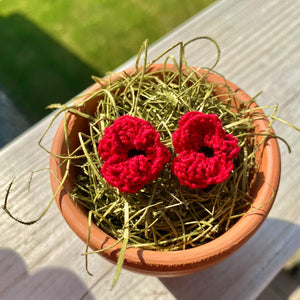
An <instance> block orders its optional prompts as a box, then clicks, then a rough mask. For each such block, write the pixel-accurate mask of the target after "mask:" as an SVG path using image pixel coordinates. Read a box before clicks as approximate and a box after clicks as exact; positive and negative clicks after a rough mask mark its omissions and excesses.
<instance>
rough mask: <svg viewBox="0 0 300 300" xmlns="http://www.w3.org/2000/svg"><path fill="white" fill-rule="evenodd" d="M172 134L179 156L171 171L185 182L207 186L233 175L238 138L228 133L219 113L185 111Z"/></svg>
mask: <svg viewBox="0 0 300 300" xmlns="http://www.w3.org/2000/svg"><path fill="white" fill-rule="evenodd" d="M172 138H173V146H174V148H175V152H176V153H177V154H178V156H177V157H175V158H174V160H173V162H172V165H171V171H172V173H174V174H175V175H176V176H177V177H178V179H179V181H180V183H181V184H182V185H186V186H188V187H190V188H192V189H195V188H201V189H203V188H206V187H207V186H209V185H211V184H218V183H221V182H223V181H224V180H226V179H227V178H228V177H229V175H230V172H231V170H232V169H233V162H232V161H233V160H234V159H235V158H237V156H238V153H239V150H240V149H239V147H238V140H237V138H235V137H234V136H233V135H232V134H226V133H225V131H224V129H223V128H222V122H221V120H220V119H219V118H218V117H217V116H216V115H215V114H204V113H202V112H199V111H192V112H188V113H186V114H184V115H183V116H182V117H181V119H180V121H179V128H178V129H177V130H176V131H175V132H174V133H173V135H172Z"/></svg>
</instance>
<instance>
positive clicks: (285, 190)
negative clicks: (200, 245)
mask: <svg viewBox="0 0 300 300" xmlns="http://www.w3.org/2000/svg"><path fill="white" fill-rule="evenodd" d="M299 14H300V2H299V1H293V0H288V1H279V0H266V1H260V0H251V1H249V0H240V1H235V0H221V1H218V2H217V3H216V4H215V5H213V6H211V7H210V8H208V9H206V10H205V11H203V12H201V13H199V14H198V15H196V16H195V17H194V18H192V19H191V20H189V21H188V22H186V23H184V24H182V26H180V27H179V28H176V29H174V30H173V31H172V32H170V33H169V34H168V35H167V36H165V37H164V38H162V39H161V40H159V41H157V42H156V43H155V44H153V45H152V47H151V49H150V52H149V57H150V58H155V57H156V56H157V55H158V54H159V53H161V51H162V49H166V48H167V47H169V46H171V45H172V44H174V43H175V42H177V41H178V40H183V41H187V40H189V39H190V38H193V37H195V36H199V35H208V36H211V37H213V38H214V39H216V40H217V42H218V43H219V44H220V47H221V49H222V55H221V61H220V63H219V65H218V66H217V68H216V69H217V71H219V72H221V73H223V74H224V75H226V78H228V79H229V80H231V81H233V82H234V83H235V84H237V85H238V86H240V87H241V88H243V89H244V90H246V91H247V92H248V93H249V94H250V95H252V96H254V95H255V94H256V93H257V92H259V91H261V90H263V94H262V95H261V96H260V97H259V98H258V102H259V103H260V104H261V105H272V104H280V109H279V114H278V116H279V117H281V118H283V119H285V120H288V121H289V122H291V123H293V124H295V125H296V126H298V127H300V121H299V120H300V118H299V116H300V106H299V103H300V97H299V89H300V85H299V79H300V51H299V50H298V49H299V47H300V26H299V23H300V19H299V17H298V16H299ZM215 53H216V51H215V49H214V47H213V46H212V45H211V44H209V43H208V42H203V41H202V42H197V43H196V44H195V45H194V46H193V47H189V48H188V49H187V52H186V55H187V59H188V62H189V63H190V64H191V65H195V66H203V65H205V66H209V65H211V64H212V63H213V60H214V58H215ZM175 55H176V51H175ZM133 64H134V59H132V60H130V61H128V62H127V63H125V64H124V65H122V66H120V68H119V69H118V70H121V69H124V68H126V67H128V66H132V65H133ZM50 118H51V116H49V117H47V118H45V119H44V120H42V121H41V122H40V123H38V124H37V125H36V126H34V127H32V128H31V129H30V130H29V131H26V132H25V133H24V134H22V135H21V136H19V137H18V138H17V139H15V140H14V141H13V142H12V143H10V144H9V145H7V146H6V147H4V148H3V149H1V151H0V166H1V177H0V195H1V199H3V195H4V193H5V189H6V188H7V186H8V183H9V181H10V180H11V179H12V178H13V177H16V179H15V182H14V185H13V189H12V194H11V197H10V198H11V207H12V211H13V212H14V213H15V214H16V215H18V216H19V217H20V218H22V219H27V220H28V219H32V218H34V217H36V216H37V215H38V214H39V212H40V211H41V210H42V209H43V208H44V207H45V204H46V203H47V201H48V200H49V199H50V198H51V189H50V185H49V176H48V172H47V171H43V172H40V173H37V174H35V176H34V180H33V186H32V189H31V192H30V194H28V191H27V187H26V182H27V179H29V172H30V171H31V170H38V169H41V168H46V167H47V166H48V159H49V158H48V155H47V153H45V152H44V151H42V150H41V149H39V147H38V146H36V143H37V140H38V138H39V137H40V136H41V134H42V132H43V130H44V129H45V128H46V125H47V124H48V123H49V121H50ZM56 126H57V123H56V124H55V125H54V126H53V128H52V129H51V131H50V132H49V135H47V137H46V138H45V141H44V145H47V147H48V148H49V147H50V144H51V140H52V138H53V135H54V132H55V128H56ZM274 128H275V131H276V133H277V134H278V135H280V136H283V137H285V138H286V139H287V141H288V142H289V143H290V145H291V147H292V149H293V152H292V153H291V154H288V153H287V150H286V147H285V145H284V144H283V143H280V147H281V152H282V178H281V185H280V189H279V192H278V195H277V199H276V202H275V205H274V207H273V209H272V211H271V214H270V217H269V218H268V219H267V221H266V222H265V223H264V225H263V226H262V227H261V229H260V230H259V231H258V232H257V234H255V236H254V237H253V238H251V239H250V241H249V242H248V243H247V244H246V245H245V246H244V247H242V248H241V249H240V250H239V251H237V252H236V253H235V254H234V255H233V256H231V257H230V258H229V259H227V260H226V261H224V262H222V263H220V264H219V265H217V266H215V267H213V268H211V269H209V270H206V271H203V272H200V273H197V274H194V275H190V276H186V277H180V278H168V279H161V280H159V279H157V278H153V277H147V276H143V275H137V274H134V273H131V272H127V271H124V272H123V273H122V275H121V278H120V281H119V282H118V284H117V286H116V287H115V289H114V290H113V291H110V284H111V280H112V278H113V275H114V267H112V265H111V264H109V263H108V262H106V261H105V260H103V259H102V258H100V257H99V256H97V255H93V256H90V259H89V262H90V264H89V265H90V270H91V271H92V272H93V273H94V276H92V277H91V276H89V275H87V274H86V272H85V269H84V260H83V257H82V256H80V253H82V252H84V248H85V245H84V244H83V243H82V242H81V241H79V240H78V239H77V237H76V236H75V235H74V234H73V233H72V232H71V230H70V229H69V228H68V226H67V225H66V224H65V222H64V220H63V218H62V217H61V215H60V214H59V213H58V209H57V208H56V206H55V205H53V206H52V207H51V208H50V210H49V212H48V213H47V215H46V216H45V218H43V219H42V220H41V221H40V222H39V223H38V224H36V225H34V226H29V227H28V226H23V225H19V224H16V223H15V222H13V221H12V220H10V219H9V218H7V217H6V216H5V215H4V214H3V212H1V213H0V218H1V234H0V246H1V248H0V274H1V275H0V295H1V297H2V298H1V299H25V298H26V299H27V298H28V299H54V298H55V299H68V298H70V299H81V298H82V297H84V299H107V298H109V299H143V298H144V299H174V298H177V299H183V298H184V299H254V298H255V297H257V296H258V295H259V293H260V292H261V291H262V290H263V289H264V287H265V286H266V285H267V284H268V283H269V282H270V281H271V280H272V278H273V277H274V276H275V275H276V273H277V272H278V271H279V270H280V269H281V267H282V266H283V264H284V263H285V262H286V260H287V259H288V258H289V257H290V256H291V255H292V254H293V252H294V251H295V250H296V249H297V248H299V247H300V217H299V215H300V201H299V198H300V185H299V178H300V175H299V174H300V138H299V137H300V135H299V133H296V131H294V130H292V129H290V128H288V127H287V126H285V125H283V124H281V123H279V122H275V124H274ZM3 274H5V276H4V275H3ZM2 295H3V296H2Z"/></svg>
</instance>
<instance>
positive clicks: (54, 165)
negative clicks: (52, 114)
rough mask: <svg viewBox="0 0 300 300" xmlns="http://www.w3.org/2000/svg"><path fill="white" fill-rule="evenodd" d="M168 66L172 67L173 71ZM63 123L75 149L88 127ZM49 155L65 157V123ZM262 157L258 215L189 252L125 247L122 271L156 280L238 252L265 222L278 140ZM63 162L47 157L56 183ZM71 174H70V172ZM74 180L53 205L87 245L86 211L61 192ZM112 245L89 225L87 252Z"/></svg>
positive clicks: (254, 190)
mask: <svg viewBox="0 0 300 300" xmlns="http://www.w3.org/2000/svg"><path fill="white" fill-rule="evenodd" d="M168 67H169V68H171V66H168ZM161 68H162V65H160V64H157V65H153V67H152V68H151V71H153V70H159V69H161ZM134 70H135V69H129V70H126V72H127V73H128V74H130V73H132V72H134ZM204 72H205V71H203V70H199V73H201V74H203V73H204ZM117 77H118V76H115V77H114V78H113V79H115V78H117ZM207 80H208V82H215V83H220V86H219V87H216V89H215V92H216V93H217V94H219V95H222V94H223V95H224V94H225V93H226V92H227V90H226V89H225V88H224V87H221V85H222V84H224V79H223V78H222V77H220V76H218V75H214V74H209V75H208V76H207ZM227 84H228V85H229V86H230V87H231V88H232V90H233V91H235V92H237V91H238V92H239V93H238V95H237V97H238V98H239V99H240V100H241V101H248V100H249V99H250V97H249V96H248V95H247V94H246V93H244V92H243V91H242V90H240V89H239V88H238V87H237V86H235V85H234V84H232V83H230V82H228V81H227ZM99 88H100V86H99V85H98V84H94V85H93V86H91V87H90V88H89V89H88V91H90V92H93V91H96V90H98V89H99ZM220 100H222V96H220ZM94 102H97V101H94ZM96 104H97V103H89V104H88V107H87V109H88V111H93V109H95V106H96ZM67 122H68V135H69V140H70V148H71V149H75V147H76V145H78V144H79V141H78V135H77V132H78V131H82V132H87V122H86V120H85V119H83V118H81V117H77V116H75V115H73V114H69V113H68V115H67ZM267 125H268V121H266V120H261V121H256V123H255V126H256V132H264V131H265V129H266V127H267ZM52 152H53V153H55V154H58V155H63V154H66V145H65V141H64V126H63V121H62V123H61V124H60V126H59V128H58V130H57V132H56V135H55V137H54V140H53V145H52ZM261 152H262V153H260V154H261V164H260V166H259V173H258V178H257V181H256V182H255V183H254V184H253V185H252V187H251V195H252V196H253V197H254V203H253V205H254V206H255V207H257V208H259V209H258V210H256V211H255V212H251V213H249V214H246V215H244V216H243V217H242V218H241V219H240V220H239V221H238V222H237V223H236V224H235V225H234V226H233V227H232V228H231V229H229V230H228V231H227V232H226V233H224V234H223V235H221V236H220V237H218V238H216V239H215V240H213V241H211V242H209V243H207V244H204V245H202V246H198V247H195V248H192V249H188V250H180V251H173V252H159V251H150V250H142V249H136V248H128V249H127V250H126V253H125V258H124V265H123V266H124V268H126V269H130V270H133V271H136V272H140V273H144V274H150V275H155V276H179V275H184V274H189V273H194V272H197V271H200V270H203V269H206V268H208V267H211V266H213V265H215V264H217V263H219V262H220V261H222V260H223V259H225V258H226V257H228V256H229V255H231V254H232V253H233V252H234V251H236V250H237V249H238V248H239V247H241V246H242V245H243V244H244V243H245V242H246V241H247V240H248V239H249V238H250V237H251V236H252V235H253V234H254V233H255V232H256V231H257V229H258V228H259V227H260V226H261V224H262V223H263V221H264V220H265V218H266V217H267V215H268V213H269V211H270V209H271V207H272V204H273V202H274V199H275V195H276V191H277V189H278V185H279V179H280V153H279V148H278V144H277V141H276V139H274V138H272V139H269V140H268V141H267V143H266V145H265V147H264V148H263V151H261ZM61 161H62V160H61V159H59V158H55V157H54V156H51V158H50V168H51V170H52V171H53V173H54V174H55V176H56V177H57V178H58V179H60V180H61V179H62V177H63V175H64V172H65V169H64V168H61V167H59V165H60V163H61ZM71 174H73V173H72V171H71ZM50 176H51V186H52V190H53V192H55V191H56V190H57V189H58V187H59V183H58V181H57V180H56V178H55V176H54V175H53V174H51V175H50ZM72 177H74V176H73V175H71V176H70V177H69V178H68V179H67V181H66V183H65V187H64V188H62V189H61V190H60V191H59V193H58V194H57V196H56V203H57V205H58V207H59V209H60V211H61V213H62V215H63V217H64V218H65V220H66V222H67V223H68V224H69V226H70V227H71V229H72V230H73V231H74V232H75V233H76V234H77V235H78V237H79V238H81V239H82V240H83V241H84V242H85V243H86V241H87V236H88V218H87V211H86V210H85V209H84V208H83V207H82V206H80V205H77V204H74V203H73V201H72V199H71V198H70V197H69V196H68V194H67V192H66V190H65V189H67V190H69V191H71V190H72ZM115 241H116V240H115V239H113V238H112V237H110V236H109V235H107V234H106V233H104V232H103V231H102V230H101V229H99V228H98V227H97V226H96V225H95V224H92V228H91V239H90V247H91V248H92V249H93V250H97V249H102V248H104V247H105V248H106V247H108V246H110V245H112V244H114V243H115ZM120 249H121V245H120V244H118V245H117V246H115V247H112V248H111V249H109V250H107V251H105V252H103V253H101V255H102V256H103V257H105V258H106V259H108V260H110V261H111V262H114V263H115V262H116V261H117V259H118V255H119V251H120Z"/></svg>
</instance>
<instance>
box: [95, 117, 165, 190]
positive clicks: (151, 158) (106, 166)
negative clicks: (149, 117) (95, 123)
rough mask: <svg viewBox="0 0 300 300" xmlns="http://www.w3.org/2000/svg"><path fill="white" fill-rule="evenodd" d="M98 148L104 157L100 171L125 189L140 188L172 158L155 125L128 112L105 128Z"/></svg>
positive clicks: (110, 182)
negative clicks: (129, 114) (128, 114)
mask: <svg viewBox="0 0 300 300" xmlns="http://www.w3.org/2000/svg"><path fill="white" fill-rule="evenodd" d="M98 152H99V155H100V156H101V158H102V159H103V161H104V163H103V166H102V168H101V174H102V175H103V176H104V178H105V179H106V181H107V182H108V183H109V184H110V185H112V186H114V187H117V188H118V189H119V190H120V191H121V192H125V193H135V192H137V191H139V190H140V189H141V188H143V186H144V185H145V184H147V183H149V182H150V181H152V180H154V179H155V178H156V177H157V176H158V173H159V172H160V171H161V169H162V168H163V167H164V166H165V164H166V163H167V162H169V160H170V153H169V152H168V150H167V147H166V146H165V145H163V144H162V143H161V141H160V135H159V133H158V132H157V131H156V130H155V128H154V127H153V126H152V125H151V124H150V123H149V122H147V121H145V120H143V119H139V118H136V117H131V116H127V115H126V116H122V117H120V118H118V119H117V120H116V121H115V122H114V123H113V124H112V125H111V126H110V127H107V128H105V130H104V137H103V138H102V139H101V140H100V141H99V146H98Z"/></svg>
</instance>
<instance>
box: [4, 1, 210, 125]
mask: <svg viewBox="0 0 300 300" xmlns="http://www.w3.org/2000/svg"><path fill="white" fill-rule="evenodd" d="M212 2H214V0H201V1H199V0H190V1H182V0H157V1H156V0H152V1H141V0H127V1H125V0H115V1H111V0H110V1H107V0H84V1H82V0H43V1H41V0H0V41H1V42H0V88H3V89H4V90H5V92H6V93H7V94H8V95H9V96H10V97H11V99H12V100H13V101H14V102H15V104H16V105H17V106H18V107H19V108H20V109H21V111H22V112H23V113H24V114H26V115H27V116H28V118H29V119H30V121H31V122H32V123H34V122H36V121H37V120H39V119H40V118H42V117H43V116H45V115H46V114H47V113H48V112H47V111H46V110H45V107H46V106H47V105H48V104H50V103H53V102H66V101H67V100H68V99H70V98H71V97H73V96H75V95H76V94H77V93H79V92H80V91H82V90H83V89H84V88H86V87H87V86H88V85H89V84H91V83H92V80H91V75H97V76H103V75H104V74H105V73H106V72H108V71H110V70H113V69H115V68H116V67H118V66H119V65H120V64H122V63H123V62H125V61H126V60H127V59H129V58H130V57H132V56H133V55H134V54H136V52H137V51H138V49H139V47H140V45H141V43H142V42H143V41H144V40H145V39H146V38H148V39H149V40H150V43H153V42H154V41H156V40H157V39H158V38H160V37H162V36H163V35H164V34H166V33H167V32H168V31H170V30H171V29H173V28H174V27H176V26H178V25H179V24H181V23H182V22H184V21H185V20H187V19H188V18H190V17H192V16H193V15H194V14H196V13H197V12H199V11H200V10H201V9H203V8H204V7H206V6H208V5H209V4H211V3H212ZM0 109H1V108H0Z"/></svg>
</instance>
